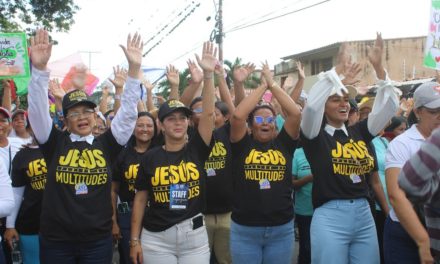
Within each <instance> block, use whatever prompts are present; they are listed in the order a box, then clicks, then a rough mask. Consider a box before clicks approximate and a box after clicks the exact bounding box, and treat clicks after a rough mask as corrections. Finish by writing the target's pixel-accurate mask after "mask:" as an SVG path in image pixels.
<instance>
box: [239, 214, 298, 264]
mask: <svg viewBox="0 0 440 264" xmlns="http://www.w3.org/2000/svg"><path fill="white" fill-rule="evenodd" d="M293 240H294V234H293V220H291V221H289V222H288V223H286V224H284V225H279V226H267V227H264V226H263V227H260V226H244V225H239V224H237V223H235V222H234V221H231V255H232V263H234V264H251V263H258V264H260V263H263V264H265V263H266V264H269V263H277V264H283V263H285V264H291V263H292V258H293V248H294V244H293Z"/></svg>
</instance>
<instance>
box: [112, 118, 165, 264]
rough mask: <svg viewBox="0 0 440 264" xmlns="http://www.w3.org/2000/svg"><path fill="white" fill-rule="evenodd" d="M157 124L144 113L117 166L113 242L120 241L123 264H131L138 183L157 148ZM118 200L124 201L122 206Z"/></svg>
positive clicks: (113, 193) (120, 155)
mask: <svg viewBox="0 0 440 264" xmlns="http://www.w3.org/2000/svg"><path fill="white" fill-rule="evenodd" d="M156 131H157V128H156V122H155V120H154V118H153V116H152V115H151V114H150V113H148V112H140V113H139V114H138V119H137V120H136V126H135V127H134V134H133V136H132V137H131V138H130V140H129V142H128V144H127V146H126V147H125V148H124V149H123V150H122V151H121V153H119V155H118V158H117V160H116V162H115V164H114V166H113V178H112V202H113V218H112V220H113V228H112V230H113V231H112V233H113V239H114V240H116V241H117V240H120V241H119V254H120V257H121V259H120V263H121V264H124V263H127V264H128V263H130V247H129V244H128V242H129V241H130V219H131V212H132V208H133V200H134V195H135V189H134V183H135V181H136V178H137V174H138V171H139V164H140V162H141V159H142V157H143V156H144V154H145V153H146V152H147V150H148V149H150V148H151V147H152V146H153V142H154V138H155V135H156ZM118 197H119V199H120V202H119V204H117V202H118Z"/></svg>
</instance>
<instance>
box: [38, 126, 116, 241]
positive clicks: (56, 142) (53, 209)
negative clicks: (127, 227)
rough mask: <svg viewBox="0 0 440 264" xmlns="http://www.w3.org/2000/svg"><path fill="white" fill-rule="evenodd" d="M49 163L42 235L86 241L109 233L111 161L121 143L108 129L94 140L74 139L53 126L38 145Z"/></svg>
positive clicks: (57, 238) (55, 239) (53, 238)
mask: <svg viewBox="0 0 440 264" xmlns="http://www.w3.org/2000/svg"><path fill="white" fill-rule="evenodd" d="M40 147H41V151H42V152H43V156H44V159H45V160H46V162H47V166H48V173H47V182H46V190H45V192H44V196H43V205H42V212H41V222H40V223H41V225H40V232H41V235H42V236H44V237H45V238H46V239H49V240H53V241H73V242H85V241H93V240H99V239H103V238H106V237H107V236H110V234H111V227H112V220H111V217H112V204H111V179H112V172H111V163H112V161H114V160H115V159H116V156H117V154H118V153H119V152H120V150H121V148H122V146H121V145H119V144H118V142H117V141H116V139H115V138H114V136H113V134H112V133H111V130H110V129H109V130H108V131H106V132H105V133H104V134H102V135H100V136H98V137H96V138H95V139H94V140H93V144H92V145H90V144H89V143H87V142H85V141H80V142H78V141H77V142H72V141H71V139H70V137H69V134H68V133H67V132H60V131H59V130H57V129H55V128H52V131H51V133H50V136H49V139H48V141H47V142H46V143H45V144H42V145H40Z"/></svg>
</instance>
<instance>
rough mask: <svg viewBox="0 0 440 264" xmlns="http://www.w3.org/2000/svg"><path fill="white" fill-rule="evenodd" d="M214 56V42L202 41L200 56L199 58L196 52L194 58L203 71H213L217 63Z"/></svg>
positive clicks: (215, 51) (215, 50)
mask: <svg viewBox="0 0 440 264" xmlns="http://www.w3.org/2000/svg"><path fill="white" fill-rule="evenodd" d="M216 56H217V48H215V47H214V43H212V42H205V43H203V52H202V58H201V59H200V57H199V55H197V54H196V59H197V63H198V64H199V66H200V68H202V70H203V72H204V73H212V72H214V69H215V66H216V65H217V63H218V60H217V58H216ZM205 77H206V76H205Z"/></svg>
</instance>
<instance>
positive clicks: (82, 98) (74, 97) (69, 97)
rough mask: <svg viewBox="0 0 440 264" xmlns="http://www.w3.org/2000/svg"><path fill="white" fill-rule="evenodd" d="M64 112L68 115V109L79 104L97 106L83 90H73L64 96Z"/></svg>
mask: <svg viewBox="0 0 440 264" xmlns="http://www.w3.org/2000/svg"><path fill="white" fill-rule="evenodd" d="M62 105H63V114H64V116H66V115H67V111H68V110H69V109H70V108H72V107H74V106H77V105H87V106H89V107H90V108H95V107H96V104H95V103H94V102H93V101H91V100H90V99H89V98H88V97H87V94H86V93H85V92H84V91H83V90H73V91H71V92H68V93H66V94H65V95H64V97H63V104H62Z"/></svg>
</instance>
